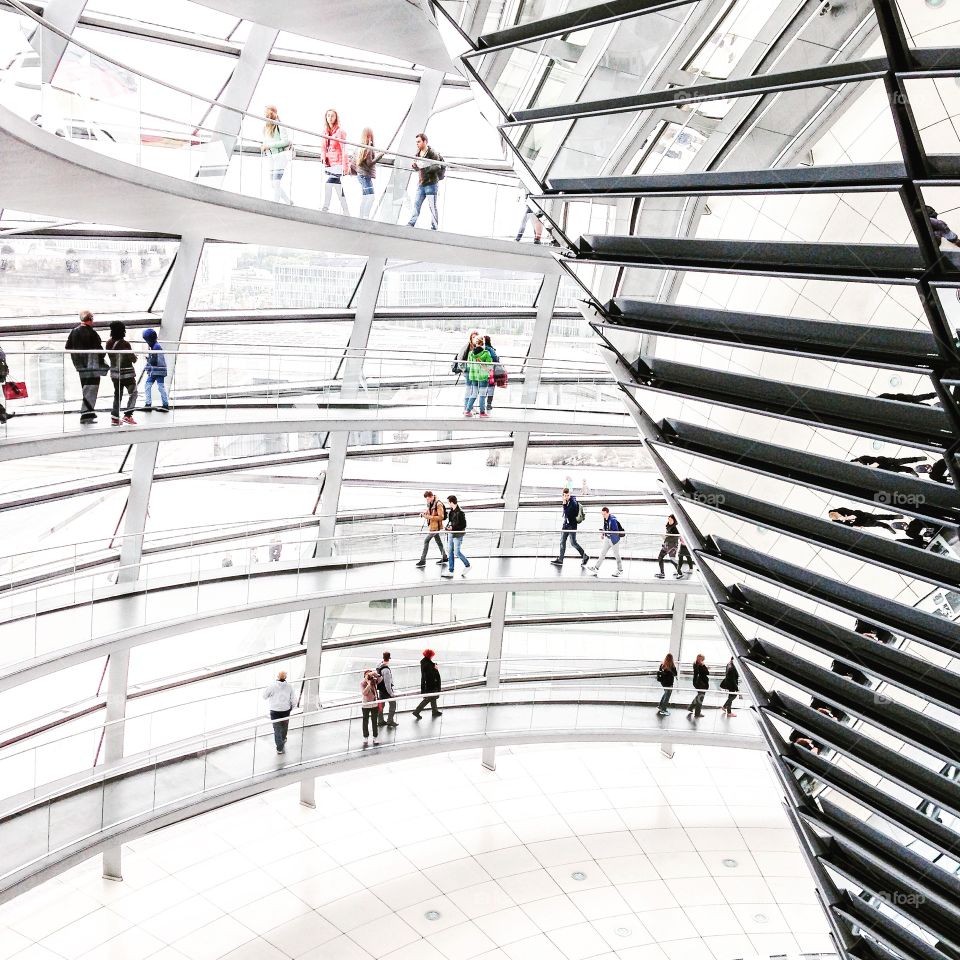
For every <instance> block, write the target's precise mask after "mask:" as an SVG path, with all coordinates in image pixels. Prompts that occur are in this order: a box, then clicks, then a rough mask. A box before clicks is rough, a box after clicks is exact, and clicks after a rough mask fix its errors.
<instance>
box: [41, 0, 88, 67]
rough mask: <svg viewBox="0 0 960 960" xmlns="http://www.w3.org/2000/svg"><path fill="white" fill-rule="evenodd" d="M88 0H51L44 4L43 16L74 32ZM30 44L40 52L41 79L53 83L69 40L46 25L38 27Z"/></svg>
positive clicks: (61, 28)
mask: <svg viewBox="0 0 960 960" xmlns="http://www.w3.org/2000/svg"><path fill="white" fill-rule="evenodd" d="M86 2H87V0H49V2H48V3H46V4H45V5H44V8H43V17H44V19H45V20H47V21H48V22H49V23H51V24H52V25H53V26H55V27H57V28H58V29H59V30H62V31H63V32H64V33H66V34H73V31H74V30H76V29H77V24H78V23H79V22H80V14H82V13H83V8H84V7H85V6H86ZM30 46H31V47H33V49H34V50H36V51H37V53H39V54H40V79H41V82H43V83H52V82H53V77H54V74H55V73H56V72H57V67H59V66H60V61H61V60H62V59H63V55H64V53H66V50H67V41H66V40H64V39H63V37H61V36H60V35H59V34H56V33H53V32H52V31H50V30H47V29H45V28H44V27H37V29H36V30H34V32H33V36H32V37H31V38H30Z"/></svg>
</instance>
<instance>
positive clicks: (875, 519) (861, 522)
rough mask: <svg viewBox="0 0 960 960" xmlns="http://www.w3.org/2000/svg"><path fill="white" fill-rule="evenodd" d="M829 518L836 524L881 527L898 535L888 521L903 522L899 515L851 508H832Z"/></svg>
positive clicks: (828, 513) (829, 511) (828, 512)
mask: <svg viewBox="0 0 960 960" xmlns="http://www.w3.org/2000/svg"><path fill="white" fill-rule="evenodd" d="M827 516H828V517H829V518H830V519H831V520H832V521H833V522H834V523H842V524H844V525H845V526H848V527H879V528H880V529H881V530H886V531H888V532H889V533H896V532H897V531H896V528H895V527H893V526H891V525H890V524H889V523H888V522H887V521H888V520H903V516H902V515H901V514H899V513H873V512H871V511H870V510H853V509H851V508H850V507H832V508H831V509H830V510H828V511H827Z"/></svg>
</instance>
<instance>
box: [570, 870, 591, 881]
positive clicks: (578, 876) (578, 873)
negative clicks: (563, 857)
mask: <svg viewBox="0 0 960 960" xmlns="http://www.w3.org/2000/svg"><path fill="white" fill-rule="evenodd" d="M570 879H571V880H577V881H579V880H586V879H587V875H586V874H585V873H584V872H583V871H582V870H574V871H573V873H571V874H570Z"/></svg>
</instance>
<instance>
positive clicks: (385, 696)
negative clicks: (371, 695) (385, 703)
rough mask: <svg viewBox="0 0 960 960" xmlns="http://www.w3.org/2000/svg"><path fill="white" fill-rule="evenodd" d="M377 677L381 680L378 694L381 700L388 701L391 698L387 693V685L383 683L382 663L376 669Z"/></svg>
mask: <svg viewBox="0 0 960 960" xmlns="http://www.w3.org/2000/svg"><path fill="white" fill-rule="evenodd" d="M376 673H377V676H378V677H379V678H380V679H379V680H378V681H377V694H378V695H379V697H380V699H381V700H386V699H388V698H389V696H390V694H389V693H387V685H386V684H385V683H384V682H383V664H382V663H381V664H380V666H379V667H377V668H376Z"/></svg>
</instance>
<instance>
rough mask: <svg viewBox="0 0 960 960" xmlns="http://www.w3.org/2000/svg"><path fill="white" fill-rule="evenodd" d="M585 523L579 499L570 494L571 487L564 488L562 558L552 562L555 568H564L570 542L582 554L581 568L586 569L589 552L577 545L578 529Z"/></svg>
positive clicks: (561, 536)
mask: <svg viewBox="0 0 960 960" xmlns="http://www.w3.org/2000/svg"><path fill="white" fill-rule="evenodd" d="M583 521H584V513H583V507H581V506H580V504H579V503H578V502H577V498H576V497H575V496H573V495H572V494H571V493H570V488H569V487H564V488H563V527H562V528H561V532H560V556H558V557H557V559H556V560H551V561H550V562H551V563H552V564H553V565H554V566H555V567H562V566H563V558H564V555H565V554H566V552H567V541H568V540H569V541H570V542H571V543H572V544H573V545H574V546H575V547H576V548H577V551H578V552H579V554H580V566H581V567H585V566H586V565H587V564H588V563H589V562H590V557H589V556H588V554H587V551H586V550H584V549H583V547H581V546H580V544H579V543H577V527H578V526H580V524H581V523H583Z"/></svg>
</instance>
